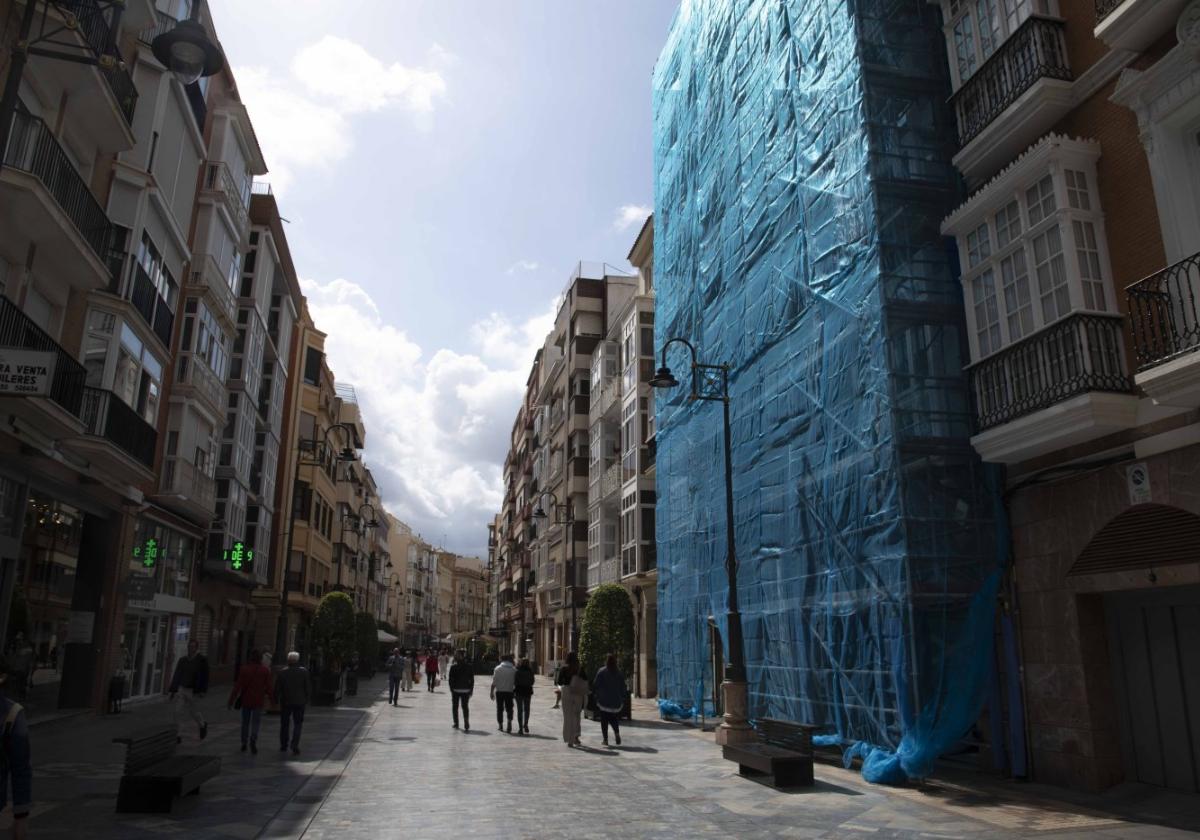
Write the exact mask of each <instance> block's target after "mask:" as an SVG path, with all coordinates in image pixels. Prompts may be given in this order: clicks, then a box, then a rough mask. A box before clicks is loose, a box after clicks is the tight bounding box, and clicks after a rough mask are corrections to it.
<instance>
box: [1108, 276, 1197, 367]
mask: <svg viewBox="0 0 1200 840" xmlns="http://www.w3.org/2000/svg"><path fill="white" fill-rule="evenodd" d="M1125 294H1126V296H1127V298H1128V300H1129V320H1130V323H1131V324H1132V326H1133V353H1134V358H1135V359H1136V361H1137V369H1138V370H1139V371H1141V370H1146V369H1147V368H1151V367H1154V366H1155V365H1160V364H1162V363H1163V362H1166V361H1170V360H1171V359H1173V358H1175V357H1176V356H1179V355H1181V354H1183V353H1186V352H1188V351H1190V350H1195V349H1196V348H1197V347H1200V306H1198V301H1200V254H1195V255H1193V256H1190V257H1188V258H1187V259H1185V260H1180V261H1179V262H1177V263H1175V265H1172V266H1168V267H1167V268H1164V269H1163V270H1162V271H1160V272H1158V273H1157V274H1152V275H1150V276H1149V277H1147V278H1145V279H1144V280H1139V281H1138V282H1136V283H1134V284H1133V285H1131V286H1129V287H1128V288H1127V289H1126V290H1125Z"/></svg>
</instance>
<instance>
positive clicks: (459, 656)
mask: <svg viewBox="0 0 1200 840" xmlns="http://www.w3.org/2000/svg"><path fill="white" fill-rule="evenodd" d="M465 658H466V654H465V653H464V652H463V651H461V650H460V651H458V653H456V654H454V664H453V665H451V666H450V673H449V675H448V676H447V677H446V680H447V681H448V682H449V683H450V714H451V715H452V716H453V717H454V728H455V729H458V707H459V706H462V719H463V731H464V732H470V731H471V709H470V705H471V695H472V694H473V693H474V692H475V672H474V671H472V670H471V666H470V665H468V664H467V663H466V662H465V661H463V660H464V659H465Z"/></svg>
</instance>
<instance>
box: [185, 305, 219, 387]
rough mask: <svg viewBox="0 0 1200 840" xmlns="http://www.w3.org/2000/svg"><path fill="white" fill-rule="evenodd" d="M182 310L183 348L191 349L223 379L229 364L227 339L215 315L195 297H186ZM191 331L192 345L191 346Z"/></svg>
mask: <svg viewBox="0 0 1200 840" xmlns="http://www.w3.org/2000/svg"><path fill="white" fill-rule="evenodd" d="M184 312H185V317H184V349H185V350H186V349H191V350H192V352H193V355H195V356H196V357H198V358H199V359H200V360H201V361H203V362H204V364H205V365H206V366H207V367H208V369H209V370H211V371H212V372H213V373H214V374H216V376H217V378H218V379H221V380H224V379H225V376H226V373H227V372H228V366H229V348H228V346H227V345H228V339H227V338H226V336H225V332H224V330H222V329H221V325H220V324H219V323H217V318H216V316H215V315H213V313H212V312H211V311H209V308H208V306H206V305H205V303H204V301H202V300H197V299H196V298H189V299H188V301H187V303H186V305H185V306H184ZM193 321H194V328H193ZM193 332H194V334H195V340H196V343H195V345H194V347H193V346H191V341H192V335H193Z"/></svg>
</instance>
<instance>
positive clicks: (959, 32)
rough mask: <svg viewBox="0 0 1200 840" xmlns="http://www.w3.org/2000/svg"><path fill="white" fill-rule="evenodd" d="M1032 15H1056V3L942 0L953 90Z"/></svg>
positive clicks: (1047, 0) (1043, 0)
mask: <svg viewBox="0 0 1200 840" xmlns="http://www.w3.org/2000/svg"><path fill="white" fill-rule="evenodd" d="M1034 14H1040V15H1057V14H1058V0H942V15H943V18H944V20H945V21H946V25H945V34H946V45H947V48H948V50H949V54H950V69H951V73H952V74H953V80H954V87H955V89H957V88H958V87H959V86H960V85H962V84H963V83H964V82H965V81H967V79H969V78H971V76H973V75H975V71H976V70H978V69H979V68H980V67H981V66H982V65H983V63H984V62H985V61H987V60H988V58H990V57H991V55H992V53H994V52H995V51H996V49H997V48H999V46H1000V45H1001V44H1003V43H1004V41H1005V40H1007V39H1008V38H1009V37H1010V36H1011V35H1012V34H1013V33H1014V32H1016V31H1017V29H1018V27H1020V25H1021V24H1022V23H1024V22H1025V21H1026V20H1027V19H1028V18H1029V17H1030V16H1032V15H1034Z"/></svg>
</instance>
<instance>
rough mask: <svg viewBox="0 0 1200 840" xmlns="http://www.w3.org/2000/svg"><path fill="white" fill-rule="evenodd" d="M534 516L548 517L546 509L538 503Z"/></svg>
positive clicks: (537, 517) (535, 517)
mask: <svg viewBox="0 0 1200 840" xmlns="http://www.w3.org/2000/svg"><path fill="white" fill-rule="evenodd" d="M533 518H534V519H545V518H546V511H544V510H542V506H541V505H538V506H537V509H535V510H534V512H533Z"/></svg>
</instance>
